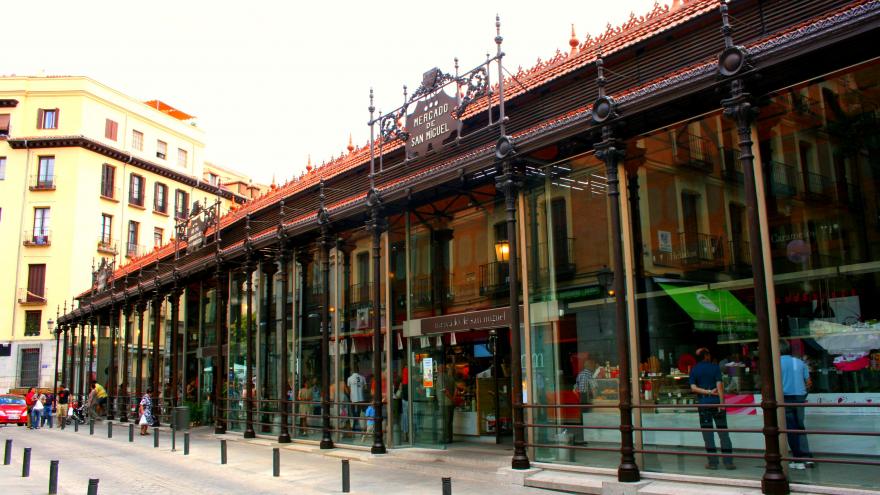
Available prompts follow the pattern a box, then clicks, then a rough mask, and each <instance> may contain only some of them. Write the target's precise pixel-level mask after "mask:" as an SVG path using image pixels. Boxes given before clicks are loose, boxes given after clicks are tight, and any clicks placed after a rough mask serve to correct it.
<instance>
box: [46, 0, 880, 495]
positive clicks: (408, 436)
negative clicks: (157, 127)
mask: <svg viewBox="0 0 880 495" xmlns="http://www.w3.org/2000/svg"><path fill="white" fill-rule="evenodd" d="M878 21H880V2H876V1H832V0H828V1H822V0H812V1H794V0H780V1H775V2H765V1H757V0H738V1H733V2H730V3H725V4H719V3H718V2H716V1H708V0H705V1H704V0H693V1H688V2H678V1H676V2H674V3H673V5H672V6H669V7H667V6H661V5H659V4H657V5H656V6H655V8H654V10H652V11H651V12H650V13H648V14H646V15H644V16H642V17H635V16H633V17H632V18H631V19H630V20H629V21H628V22H627V23H626V24H625V25H623V26H621V27H619V28H611V27H609V29H608V31H607V32H606V33H604V34H602V35H601V36H599V37H597V38H588V39H587V40H585V41H583V42H581V41H580V40H578V39H576V37H575V36H574V34H572V39H571V42H570V46H571V51H570V52H569V53H558V54H557V55H556V56H555V57H553V58H551V59H549V60H547V61H544V62H540V63H539V64H538V65H537V66H535V67H534V68H532V69H528V70H519V71H517V72H514V73H512V74H510V75H508V73H507V72H506V71H505V69H503V50H502V43H503V38H502V36H501V31H500V23H499V27H498V33H497V34H496V38H495V41H496V43H497V45H498V49H497V53H496V54H495V55H494V56H491V57H489V58H488V60H487V61H486V62H485V63H484V64H481V65H480V66H478V67H476V68H474V69H472V70H469V71H464V72H462V71H461V70H460V69H459V67H457V66H456V67H455V70H454V71H453V72H452V73H447V72H444V71H442V70H440V69H431V70H428V71H427V72H426V73H425V74H424V76H423V78H422V83H421V85H420V86H419V87H418V88H417V89H416V90H415V91H413V92H412V94H408V95H407V94H405V95H404V100H403V101H404V102H405V103H404V104H403V105H402V106H401V107H399V108H398V109H396V110H394V111H392V112H390V113H387V114H383V115H378V114H377V113H376V112H375V109H374V106H373V95H372V93H371V94H370V102H369V112H370V122H371V136H372V137H371V141H370V144H369V145H368V146H364V147H360V148H357V147H354V146H351V145H350V146H349V148H348V153H347V154H344V155H343V156H342V157H340V158H338V159H336V160H334V161H332V162H331V163H329V164H327V165H325V166H322V167H319V168H317V169H310V170H309V171H308V172H307V173H306V174H305V175H303V176H301V177H299V178H298V179H296V180H294V181H292V182H289V183H287V184H284V185H281V186H280V187H277V188H274V189H271V190H270V191H269V192H268V193H267V194H265V195H264V196H262V197H259V198H257V199H255V200H254V201H251V202H249V203H248V204H247V205H245V206H243V207H241V208H238V209H236V210H234V211H232V212H231V213H229V214H228V215H224V216H222V217H221V216H216V215H210V214H206V213H205V212H203V211H198V212H196V214H194V215H190V220H191V221H190V222H189V223H188V224H187V225H185V226H183V228H184V229H185V230H186V234H187V238H186V240H185V241H183V240H182V239H183V237H182V236H181V237H179V238H178V239H181V241H180V242H177V243H175V244H168V245H166V246H164V247H163V248H161V249H159V250H157V251H155V252H154V253H151V254H150V255H149V256H146V257H143V258H139V259H137V260H134V261H132V262H131V263H129V264H127V265H124V266H122V267H120V268H119V269H117V270H116V271H115V272H114V273H113V274H112V276H109V277H108V282H107V283H106V285H104V286H102V287H101V288H98V287H92V288H91V289H89V290H88V291H86V292H84V293H82V294H80V295H79V296H78V301H79V306H78V307H77V308H76V309H74V310H72V311H70V312H68V313H66V314H64V315H63V316H62V317H61V318H60V319H59V328H60V332H59V334H58V338H59V341H60V342H63V343H62V344H61V345H65V346H66V348H67V349H68V350H69V352H67V353H65V356H68V358H69V359H65V361H64V362H62V363H61V365H60V368H59V374H61V375H62V376H66V377H78V378H77V379H79V377H82V376H83V374H82V368H81V367H79V368H78V367H76V366H74V365H75V364H76V363H75V359H73V357H72V356H73V355H74V354H76V353H78V354H79V355H80V356H82V355H83V349H82V348H81V347H80V348H77V347H76V343H75V342H74V344H71V342H72V339H78V340H76V342H79V343H80V344H82V343H83V342H84V341H83V335H86V334H88V333H89V332H95V334H96V335H97V344H96V345H97V347H98V349H99V352H98V356H97V359H98V365H97V368H96V369H97V370H98V379H99V380H102V381H105V382H106V383H107V384H108V390H113V391H114V392H113V394H114V395H115V397H116V398H117V399H118V400H116V401H115V407H114V408H113V409H112V410H111V415H114V417H121V418H122V419H123V420H131V419H132V412H131V409H130V407H129V404H131V401H130V398H131V397H132V396H135V397H136V396H139V395H140V394H142V393H143V392H144V390H145V389H146V388H147V387H148V386H152V388H153V389H155V390H158V391H159V395H160V396H161V399H162V401H161V403H162V407H163V409H164V410H165V411H167V410H168V406H171V405H180V404H186V405H189V407H190V411H191V412H192V413H193V418H194V419H195V420H196V421H199V422H201V423H203V424H213V425H214V427H215V431H216V432H217V433H225V432H241V434H243V435H244V436H245V437H254V436H256V435H269V436H273V437H275V438H277V439H278V441H280V442H289V441H312V442H318V443H319V444H320V446H321V447H322V448H334V447H337V446H345V445H347V444H352V445H366V446H369V447H370V449H371V451H372V452H373V453H376V454H381V453H384V452H386V450H387V449H389V448H406V447H411V446H418V447H431V448H446V447H447V446H448V445H449V444H450V443H453V442H454V443H457V442H472V443H484V444H485V445H486V446H487V447H486V448H492V445H493V444H495V443H501V444H506V445H510V444H512V445H513V457H512V460H511V466H512V467H513V468H514V469H525V468H528V467H530V466H541V467H545V468H553V467H558V466H566V469H570V470H574V471H578V470H580V471H585V472H586V471H590V470H596V469H602V468H610V469H611V470H613V471H611V472H616V473H617V477H618V479H619V480H620V481H624V482H632V481H637V480H639V479H641V478H650V477H652V476H657V473H663V474H664V475H673V476H675V477H682V478H684V479H692V480H693V479H697V478H694V476H698V477H706V476H712V477H714V478H718V479H724V478H726V479H729V480H735V481H734V482H745V481H752V480H754V481H760V484H761V486H762V487H763V490H764V491H765V492H766V493H788V492H789V491H790V489H791V487H792V484H795V483H797V484H806V485H827V486H832V487H835V488H844V487H861V488H875V487H876V486H875V485H876V472H877V468H878V466H880V458H878V455H877V452H878V451H880V449H878V447H880V443H878V442H880V432H878V428H877V418H878V417H880V409H878V399H880V352H878V349H880V329H878V327H877V324H876V322H877V321H878V319H880V314H877V313H875V311H878V309H877V308H875V307H874V306H873V304H872V301H873V300H874V297H876V294H875V293H876V291H877V286H878V284H877V273H878V269H880V268H878V267H880V263H878V261H880V250H878V248H880V244H878V241H880V234H878V232H880V230H878V225H880V224H878V220H877V219H878V218H880V216H878V215H880V194H878V187H877V180H878V178H877V177H876V175H877V173H878V172H877V170H880V169H878V166H880V163H878V160H880V158H878V157H880V153H878V142H877V139H876V137H877V135H878V129H877V112H878V95H880V91H878V90H880V88H878V84H880V79H878V74H880V65H878V61H877V56H878V53H877V45H876V43H875V42H872V41H871V40H872V39H876V37H877V31H878V26H880V22H878ZM702 348H706V349H708V350H709V351H710V352H711V355H712V356H714V362H715V363H716V364H717V365H718V366H719V368H718V369H719V373H721V374H722V375H723V376H722V377H721V380H720V381H721V382H722V383H723V390H722V393H721V394H720V395H722V396H723V399H724V404H723V405H718V404H715V403H712V402H711V401H707V400H706V398H707V397H708V396H712V395H715V394H717V392H716V391H715V389H712V390H708V389H700V387H697V388H696V391H694V390H695V389H693V388H692V387H691V386H690V379H689V373H690V372H691V371H693V370H694V368H696V367H697V361H698V357H699V356H700V355H701V353H700V352H698V350H700V349H702ZM789 349H790V350H789ZM111 351H112V352H111ZM783 353H790V354H791V355H792V356H795V357H799V358H801V359H802V360H803V362H806V363H807V369H808V370H809V378H810V381H811V382H812V388H811V389H810V391H809V395H808V396H807V398H806V402H801V400H800V398H799V397H792V394H791V391H790V389H789V388H788V387H789V385H788V384H787V383H789V381H790V379H791V376H790V375H789V371H788V370H786V369H784V367H783V366H782V365H781V363H782V362H783V358H782V354H783ZM786 359H788V358H786ZM102 370H103V372H102ZM722 370H723V372H722ZM784 383H786V385H784ZM784 387H785V388H784ZM794 395H799V394H794ZM800 395H803V394H800ZM218 399H219V400H218ZM720 410H724V411H726V413H724V414H722V413H721V412H720ZM800 410H803V411H804V412H805V413H804V417H805V419H804V422H805V425H806V428H807V430H806V431H807V432H808V433H807V434H806V435H804V434H798V433H797V432H798V431H801V430H798V429H796V428H795V427H787V426H786V425H787V423H786V419H787V418H786V415H787V414H788V415H789V416H797V415H798V414H797V412H798V411H800ZM707 413H708V415H709V416H711V417H712V418H713V419H714V420H715V421H714V423H713V421H712V419H710V420H709V423H708V424H706V423H705V422H704V421H703V419H704V417H706V416H707ZM722 420H724V421H722ZM728 434H729V437H728ZM709 438H713V439H714V441H715V442H716V443H718V441H719V440H720V450H719V451H716V450H714V447H713V448H712V449H710V451H709V452H708V453H707V451H706V450H707V449H706V444H705V443H704V442H706V441H707V440H708V439H709ZM728 438H729V444H728ZM807 438H808V444H809V446H808V447H807V442H805V441H804V440H805V439H807ZM791 444H797V446H799V447H797V446H796V447H795V451H794V452H791V451H790V450H789V446H792V445H791ZM810 456H813V457H810ZM719 458H721V460H722V461H723V462H722V463H721V464H722V466H723V465H726V464H727V462H728V461H732V462H733V463H734V464H735V465H736V466H737V469H736V470H730V471H712V468H713V467H714V468H717V467H718V466H719ZM813 463H815V465H816V467H812V468H808V469H802V468H805V467H806V466H809V465H811V464H813ZM701 479H704V480H705V478H701ZM526 482H528V480H527V481H526Z"/></svg>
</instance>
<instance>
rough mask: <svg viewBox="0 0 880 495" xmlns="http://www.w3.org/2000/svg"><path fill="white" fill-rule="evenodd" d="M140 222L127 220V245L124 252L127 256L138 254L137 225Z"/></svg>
mask: <svg viewBox="0 0 880 495" xmlns="http://www.w3.org/2000/svg"><path fill="white" fill-rule="evenodd" d="M139 226H140V224H138V223H137V222H134V221H130V222H128V246H127V247H126V250H125V251H126V253H127V255H128V257H130V258H131V257H133V256H137V254H138V252H137V251H138V227H139Z"/></svg>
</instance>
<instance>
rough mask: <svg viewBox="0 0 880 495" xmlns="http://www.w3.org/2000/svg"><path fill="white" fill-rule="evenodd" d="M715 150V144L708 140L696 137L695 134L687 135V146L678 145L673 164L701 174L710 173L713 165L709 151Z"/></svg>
mask: <svg viewBox="0 0 880 495" xmlns="http://www.w3.org/2000/svg"><path fill="white" fill-rule="evenodd" d="M714 148H715V143H713V142H712V141H711V140H710V139H707V138H704V137H701V136H697V135H695V134H688V135H687V144H686V145H682V144H681V143H679V146H678V149H677V151H676V153H675V162H676V163H677V164H678V165H683V166H685V167H688V168H692V169H694V170H699V171H701V172H707V173H712V171H713V170H714V165H713V163H712V158H711V156H709V151H710V150H712V149H714Z"/></svg>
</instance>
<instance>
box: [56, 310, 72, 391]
mask: <svg viewBox="0 0 880 495" xmlns="http://www.w3.org/2000/svg"><path fill="white" fill-rule="evenodd" d="M64 312H65V313H66V312H67V308H65V310H64ZM69 331H70V324H69V323H65V324H64V325H62V326H61V332H62V333H63V334H64V347H63V348H62V350H61V384H62V385H67V382H68V381H69V380H70V375H69V374H68V369H67V361H68V360H67V350H68V349H70V346H69V339H68V334H69V333H70V332H69ZM55 393H56V395H57V393H58V389H57V387H56V389H55Z"/></svg>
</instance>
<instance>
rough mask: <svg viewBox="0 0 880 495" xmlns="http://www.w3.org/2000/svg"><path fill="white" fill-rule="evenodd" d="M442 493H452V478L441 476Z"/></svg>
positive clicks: (446, 494)
mask: <svg viewBox="0 0 880 495" xmlns="http://www.w3.org/2000/svg"><path fill="white" fill-rule="evenodd" d="M442 481H443V495H452V478H443V479H442Z"/></svg>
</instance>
